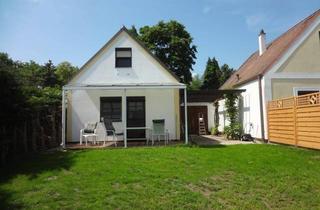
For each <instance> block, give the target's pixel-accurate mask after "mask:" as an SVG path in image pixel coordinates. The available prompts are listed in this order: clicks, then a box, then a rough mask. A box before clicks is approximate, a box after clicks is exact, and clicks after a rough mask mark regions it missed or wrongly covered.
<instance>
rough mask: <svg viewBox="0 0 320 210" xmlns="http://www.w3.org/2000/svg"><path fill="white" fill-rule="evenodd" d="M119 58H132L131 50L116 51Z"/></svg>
mask: <svg viewBox="0 0 320 210" xmlns="http://www.w3.org/2000/svg"><path fill="white" fill-rule="evenodd" d="M116 53H117V54H116V56H117V58H130V57H131V51H129V50H128V51H117V52H116Z"/></svg>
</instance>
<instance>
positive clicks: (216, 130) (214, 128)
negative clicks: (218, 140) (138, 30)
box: [211, 127, 219, 135]
mask: <svg viewBox="0 0 320 210" xmlns="http://www.w3.org/2000/svg"><path fill="white" fill-rule="evenodd" d="M218 134H219V130H218V127H212V128H211V135H218Z"/></svg>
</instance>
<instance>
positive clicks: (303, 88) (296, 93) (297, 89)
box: [293, 87, 320, 96]
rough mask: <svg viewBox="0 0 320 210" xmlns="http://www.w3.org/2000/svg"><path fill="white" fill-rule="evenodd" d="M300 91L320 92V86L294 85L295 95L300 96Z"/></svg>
mask: <svg viewBox="0 0 320 210" xmlns="http://www.w3.org/2000/svg"><path fill="white" fill-rule="evenodd" d="M298 91H319V92H320V87H294V88H293V95H294V96H298Z"/></svg>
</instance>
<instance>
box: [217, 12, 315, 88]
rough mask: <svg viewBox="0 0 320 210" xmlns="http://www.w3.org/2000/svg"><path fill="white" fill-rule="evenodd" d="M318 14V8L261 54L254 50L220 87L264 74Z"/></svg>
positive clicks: (247, 80) (239, 83)
mask: <svg viewBox="0 0 320 210" xmlns="http://www.w3.org/2000/svg"><path fill="white" fill-rule="evenodd" d="M319 16H320V9H319V10H317V11H316V12H314V13H313V14H312V15H310V16H309V17H307V18H306V19H304V20H302V21H301V22H299V23H298V24H296V25H295V26H293V27H292V28H290V29H289V30H288V31H287V32H285V33H283V34H282V35H281V36H279V37H278V38H276V39H275V40H273V41H272V42H271V43H270V44H269V45H268V46H267V50H266V51H265V52H264V53H263V54H262V55H261V56H259V50H258V51H256V52H254V53H253V54H252V55H251V56H250V57H249V58H248V59H247V60H246V61H245V62H244V63H243V64H242V65H241V66H240V68H239V69H238V70H237V71H236V72H235V73H234V74H233V75H232V76H231V77H230V78H229V79H228V80H227V81H226V82H225V83H224V84H223V85H222V86H221V87H220V89H229V88H234V87H236V86H239V85H242V84H245V83H247V82H250V81H252V80H255V79H257V78H258V76H259V75H264V74H265V73H266V72H268V71H269V70H270V69H271V67H272V66H273V65H274V64H275V63H276V62H277V61H279V60H280V58H281V57H282V56H283V55H284V54H285V52H287V50H288V49H289V48H290V47H291V46H292V45H293V44H294V43H295V41H296V40H297V39H298V38H299V37H300V36H301V35H302V34H303V33H304V32H305V31H306V30H307V29H308V28H309V26H310V25H311V24H312V23H314V22H315V21H316V20H317V18H318V17H319Z"/></svg>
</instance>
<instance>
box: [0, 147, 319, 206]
mask: <svg viewBox="0 0 320 210" xmlns="http://www.w3.org/2000/svg"><path fill="white" fill-rule="evenodd" d="M6 208H10V209H12V208H25V209H88V208H90V209H92V208H99V209H213V208H214V209H234V208H236V209H279V208H280V209H320V152H319V151H312V150H305V149H297V148H292V147H286V146H279V145H234V146H226V147H223V146H220V147H219V146H216V147H212V148H199V147H184V146H177V147H160V148H159V147H158V148H129V149H107V150H86V151H84V150H83V151H68V152H54V153H50V154H41V155H37V156H34V157H30V158H26V159H25V160H23V161H21V162H19V163H15V164H11V166H10V167H7V168H4V169H1V178H0V209H6Z"/></svg>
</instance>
